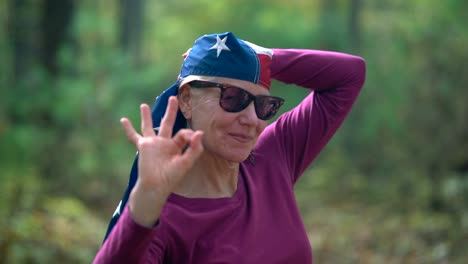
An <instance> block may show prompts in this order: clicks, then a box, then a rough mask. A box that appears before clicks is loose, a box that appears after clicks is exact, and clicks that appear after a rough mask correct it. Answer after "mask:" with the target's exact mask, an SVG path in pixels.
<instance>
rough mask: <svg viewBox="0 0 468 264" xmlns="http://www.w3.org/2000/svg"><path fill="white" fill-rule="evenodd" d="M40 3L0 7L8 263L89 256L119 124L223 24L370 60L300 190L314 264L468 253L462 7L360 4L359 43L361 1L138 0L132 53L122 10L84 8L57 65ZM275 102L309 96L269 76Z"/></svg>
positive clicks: (466, 26)
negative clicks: (354, 20)
mask: <svg viewBox="0 0 468 264" xmlns="http://www.w3.org/2000/svg"><path fill="white" fill-rule="evenodd" d="M44 1H45V0H43V1H32V0H29V1H21V2H22V4H21V5H19V6H20V10H16V11H15V9H13V8H12V7H13V4H12V3H13V2H14V1H0V22H1V23H0V58H2V60H0V146H1V148H0V167H1V168H2V171H1V173H0V181H1V184H0V195H1V199H0V215H1V216H2V217H1V218H0V262H1V263H89V262H90V261H91V259H92V258H93V256H94V254H95V252H96V251H97V250H98V248H99V246H100V243H101V241H102V238H103V235H104V232H105V226H106V224H107V221H108V219H109V218H110V216H111V214H112V212H113V211H114V209H115V206H116V205H117V202H118V200H119V199H120V197H121V195H122V192H123V190H124V187H125V185H126V183H127V177H128V172H129V169H130V165H131V162H132V160H133V157H134V154H135V149H134V148H133V147H132V146H131V145H130V144H128V143H127V142H126V140H125V136H124V134H123V132H122V129H121V128H120V124H119V118H120V117H122V116H127V117H130V119H131V120H133V121H134V123H137V122H138V120H139V115H138V105H139V104H140V103H141V102H146V103H149V104H152V102H153V100H154V98H155V96H156V95H157V94H159V93H160V92H161V91H162V90H164V89H165V88H167V87H169V86H170V85H171V84H172V83H173V82H174V81H175V79H176V77H177V74H178V70H179V69H178V68H179V67H180V65H181V63H182V57H181V54H183V53H184V52H185V51H186V50H187V48H189V47H190V46H191V44H192V43H193V41H194V39H195V38H197V37H198V36H200V35H201V34H205V33H211V32H224V31H233V32H235V33H236V35H238V36H239V37H241V38H243V39H247V40H250V41H252V42H254V43H258V44H261V45H264V46H270V47H295V48H317V49H327V50H336V51H342V52H349V53H354V54H357V55H360V56H363V57H364V58H365V59H366V62H367V80H366V85H365V87H364V89H363V91H362V94H361V96H360V98H359V100H358V101H357V102H356V105H355V107H354V109H353V111H352V112H351V114H350V116H349V117H348V119H347V121H346V122H345V123H344V125H343V127H342V128H341V129H340V130H339V132H338V133H337V135H336V136H335V137H334V138H333V140H332V141H331V142H330V144H329V145H328V146H327V148H326V149H325V150H324V152H323V153H322V154H321V155H320V157H319V158H318V159H317V160H316V161H314V164H313V165H312V167H311V169H310V170H308V171H307V172H306V173H305V175H303V177H302V179H301V180H300V182H299V184H298V185H297V187H296V194H297V200H298V203H299V206H300V209H301V212H302V214H303V216H304V220H305V224H306V227H307V229H308V230H309V233H310V239H311V242H312V246H313V248H314V255H315V259H316V262H318V263H464V262H463V260H464V259H466V258H467V257H468V255H467V253H466V251H465V249H464V245H466V243H467V237H468V206H467V204H468V195H467V194H468V151H466V150H467V149H468V140H467V138H466V135H468V122H467V120H468V119H466V116H467V115H468V104H467V103H466V102H467V101H468V91H467V90H466V84H468V72H467V68H466V67H464V65H465V64H466V61H468V49H466V47H465V46H466V43H468V20H466V18H465V16H466V11H467V10H468V4H467V3H468V2H466V1H462V0H447V1H435V0H428V1H423V0H417V1H403V0H398V1H388V0H382V1H360V2H361V4H362V5H361V7H360V8H359V9H358V10H357V11H358V14H359V23H358V28H357V30H358V32H359V33H360V34H359V42H358V43H360V45H359V46H354V45H352V42H353V39H355V38H356V37H357V36H351V34H350V32H351V30H352V29H351V28H350V24H351V23H350V17H351V15H350V13H351V7H352V5H351V3H352V1H344V0H336V1H328V0H327V1H325V0H322V1H303V0H294V1H284V0H273V1H271V0H270V1H265V0H257V1H249V0H224V1H218V2H213V1H207V0H203V1H144V3H145V6H144V10H145V13H144V15H143V17H142V21H143V27H142V39H141V47H140V48H141V52H140V53H141V54H139V55H138V56H137V55H136V54H134V53H132V51H129V50H125V49H124V48H122V45H121V43H120V39H119V34H120V32H121V23H120V19H121V14H122V12H124V11H123V10H120V7H119V5H118V3H116V2H115V1H110V0H104V1H91V0H86V1H80V2H76V1H75V6H74V12H73V19H72V23H71V25H69V27H68V28H67V30H68V31H67V32H68V35H67V38H65V40H64V41H63V42H62V43H60V45H59V46H58V48H57V50H56V55H57V56H56V63H57V65H58V66H57V71H56V72H53V71H50V69H48V68H47V67H46V66H45V65H44V63H43V62H42V61H41V54H40V51H41V45H40V44H39V43H42V42H41V41H42V40H41V37H43V36H42V35H41V34H42V33H43V32H40V31H39V30H38V29H39V28H40V26H39V25H40V24H41V23H40V21H41V20H40V19H41V14H42V13H43V11H44V10H42V8H43V3H44ZM14 12H18V13H14ZM13 22H19V24H20V25H21V31H20V33H21V34H20V35H21V36H22V37H23V39H22V41H23V42H22V44H23V45H25V44H28V45H26V47H27V48H26V49H25V48H24V46H21V45H17V42H15V41H14V37H12V35H14V34H13V32H12V28H13V27H12V26H11V25H13V24H15V23H13ZM23 53H24V55H27V56H25V59H24V61H23V62H22V63H23V64H22V71H21V72H20V73H19V74H18V73H17V72H16V71H15V69H16V66H18V57H17V56H18V54H23ZM272 93H273V94H277V95H279V96H282V97H284V98H286V104H285V106H284V108H283V109H282V110H283V111H287V110H288V109H291V108H292V107H294V105H296V104H297V103H298V102H299V101H300V100H301V99H302V98H303V97H304V96H305V95H306V94H307V93H308V91H306V90H303V89H300V88H297V87H292V86H286V85H283V84H280V83H278V82H274V83H273V89H272Z"/></svg>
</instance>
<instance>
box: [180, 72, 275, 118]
mask: <svg viewBox="0 0 468 264" xmlns="http://www.w3.org/2000/svg"><path fill="white" fill-rule="evenodd" d="M189 85H190V86H191V87H193V88H213V87H218V88H220V89H221V96H220V97H219V105H220V106H221V108H223V109H224V111H226V112H230V113H237V112H240V111H242V110H244V109H245V108H247V106H249V104H250V102H252V101H254V105H255V113H256V114H257V117H258V118H259V119H261V120H269V119H271V118H272V117H273V116H275V114H276V113H277V112H278V109H279V108H280V107H281V106H282V105H283V103H284V99H283V98H280V97H276V96H270V95H253V94H251V93H249V92H247V91H246V90H244V89H242V88H239V87H235V86H225V85H223V84H220V83H215V82H205V81H191V82H189Z"/></svg>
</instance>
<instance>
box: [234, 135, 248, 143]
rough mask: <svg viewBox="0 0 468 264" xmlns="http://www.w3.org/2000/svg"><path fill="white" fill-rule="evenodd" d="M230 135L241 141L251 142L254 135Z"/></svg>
mask: <svg viewBox="0 0 468 264" xmlns="http://www.w3.org/2000/svg"><path fill="white" fill-rule="evenodd" d="M229 136H230V137H232V138H233V139H235V140H236V141H239V142H241V143H250V142H251V141H252V139H253V137H251V136H247V135H242V134H229Z"/></svg>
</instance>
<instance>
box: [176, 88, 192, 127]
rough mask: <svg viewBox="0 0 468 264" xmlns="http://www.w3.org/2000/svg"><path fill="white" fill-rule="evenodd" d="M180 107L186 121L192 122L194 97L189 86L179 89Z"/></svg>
mask: <svg viewBox="0 0 468 264" xmlns="http://www.w3.org/2000/svg"><path fill="white" fill-rule="evenodd" d="M179 107H180V111H181V112H182V114H183V115H184V117H185V119H187V120H190V119H191V118H192V95H191V93H190V86H189V85H188V84H184V85H183V86H181V87H180V88H179Z"/></svg>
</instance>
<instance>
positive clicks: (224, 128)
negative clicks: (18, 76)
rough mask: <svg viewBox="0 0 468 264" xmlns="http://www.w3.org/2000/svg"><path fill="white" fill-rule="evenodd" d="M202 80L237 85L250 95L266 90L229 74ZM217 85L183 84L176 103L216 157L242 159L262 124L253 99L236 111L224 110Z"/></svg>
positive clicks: (263, 125)
mask: <svg viewBox="0 0 468 264" xmlns="http://www.w3.org/2000/svg"><path fill="white" fill-rule="evenodd" d="M204 81H210V82H216V83H221V84H224V85H226V86H237V87H240V88H243V89H244V90H246V91H248V92H250V93H252V94H253V95H258V94H262V95H267V94H269V92H268V91H267V90H266V89H265V88H263V87H261V86H259V85H256V84H253V83H251V82H247V81H241V80H236V79H230V78H221V77H216V78H215V77H212V78H209V79H206V78H205V79H204ZM220 95H221V89H220V88H217V87H213V88H189V86H188V85H185V87H184V88H182V90H181V92H180V97H181V99H180V106H181V110H182V112H183V113H184V115H185V117H186V118H187V119H188V121H189V125H190V127H191V128H192V129H194V130H202V131H203V132H204V135H203V146H204V148H205V151H208V152H210V153H212V154H214V155H216V156H218V157H221V158H223V159H226V160H228V161H233V162H242V161H244V160H245V159H247V157H248V156H249V154H250V152H251V151H252V149H253V147H254V145H255V143H256V142H257V139H258V136H259V135H260V133H262V131H263V130H264V129H265V127H266V121H264V120H260V119H259V118H258V117H257V115H256V113H255V106H254V103H253V102H251V103H250V104H249V106H248V107H247V108H245V109H244V110H242V111H240V112H237V113H229V112H226V111H224V110H223V109H222V108H221V107H220V105H219V98H220Z"/></svg>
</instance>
